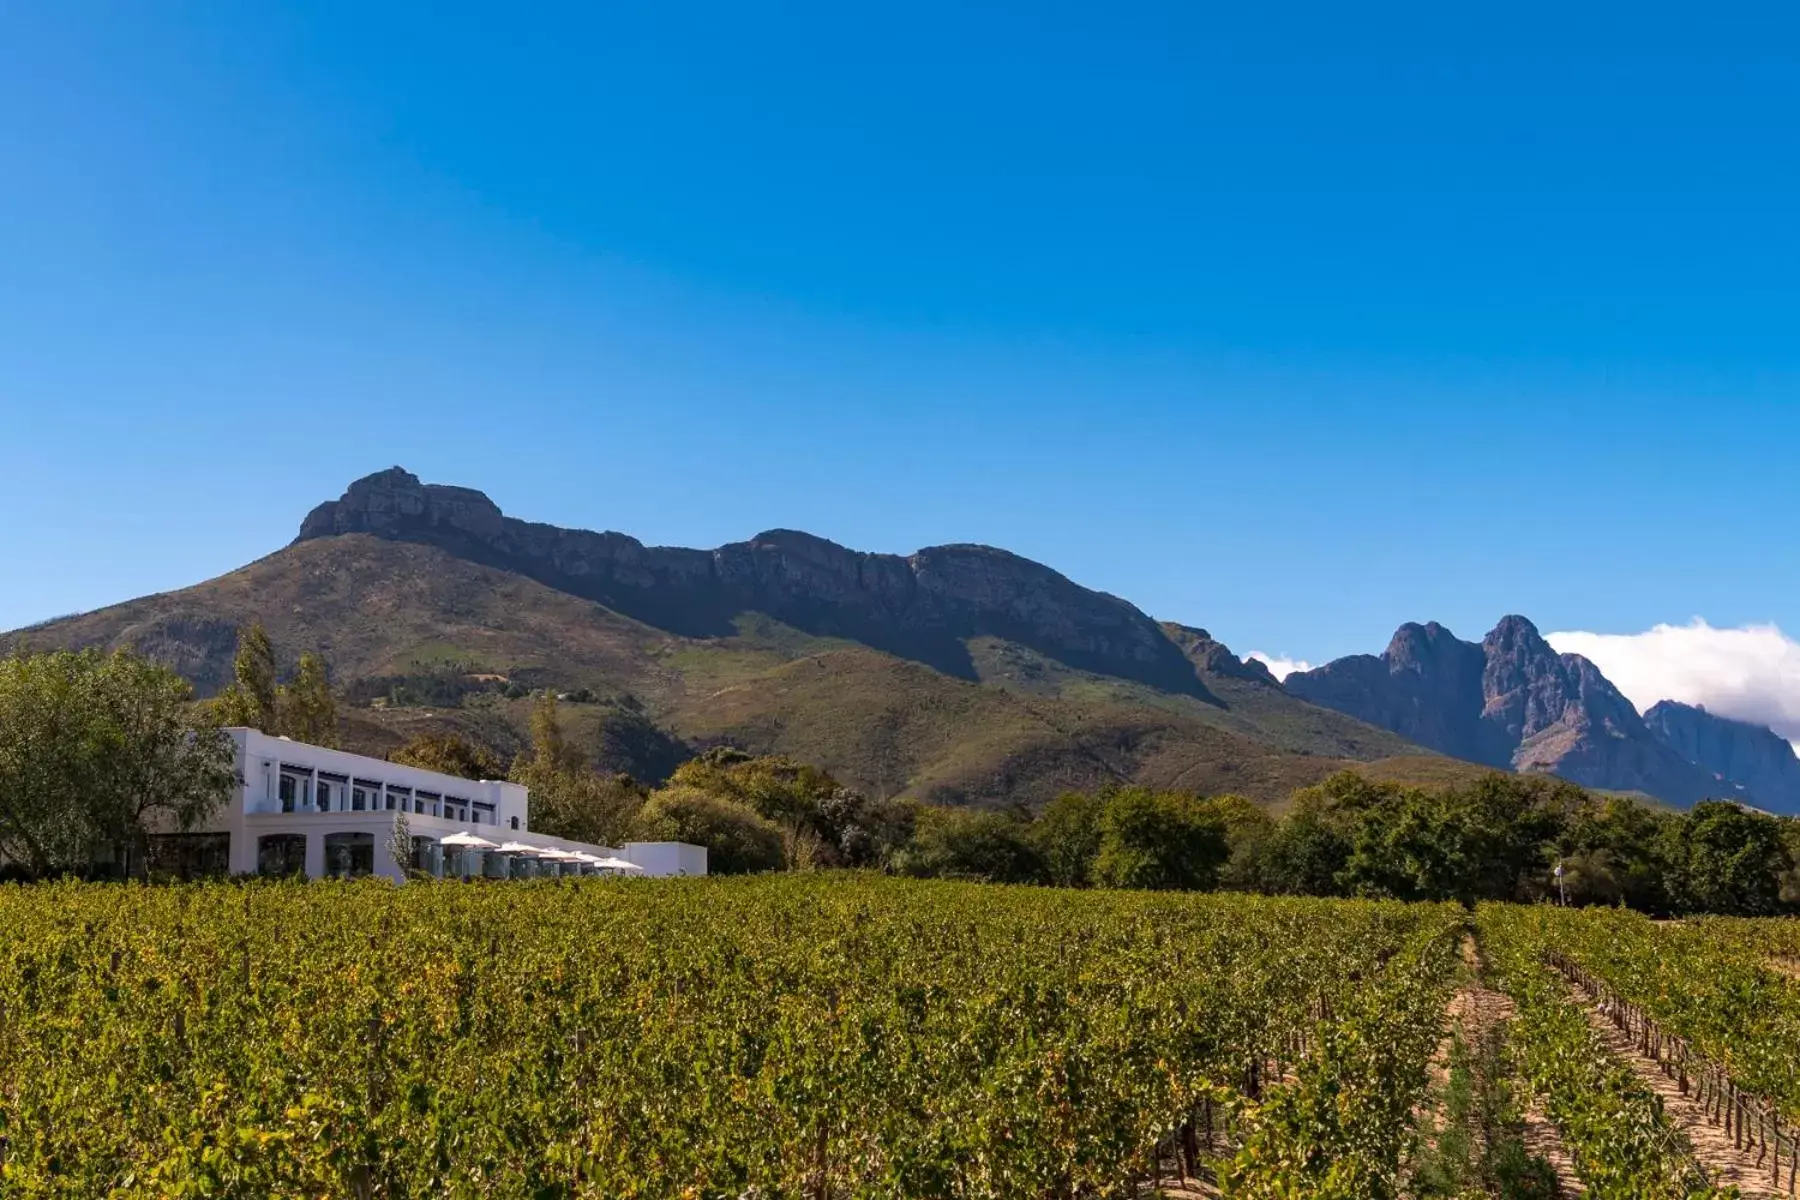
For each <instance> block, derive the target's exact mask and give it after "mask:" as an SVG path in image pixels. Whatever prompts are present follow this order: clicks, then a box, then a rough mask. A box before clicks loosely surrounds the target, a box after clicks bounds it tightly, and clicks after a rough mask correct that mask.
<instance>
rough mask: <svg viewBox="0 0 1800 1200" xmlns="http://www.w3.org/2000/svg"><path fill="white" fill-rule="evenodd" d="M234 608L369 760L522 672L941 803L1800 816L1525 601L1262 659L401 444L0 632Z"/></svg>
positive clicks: (54, 638) (194, 637) (33, 633)
mask: <svg viewBox="0 0 1800 1200" xmlns="http://www.w3.org/2000/svg"><path fill="white" fill-rule="evenodd" d="M253 620H255V621H261V622H262V623H263V624H264V626H265V627H266V628H267V629H268V631H269V633H270V635H271V638H272V640H273V641H274V644H275V646H276V649H277V651H278V654H280V655H281V656H283V658H284V660H285V661H288V662H291V661H292V660H293V659H295V658H297V657H298V655H299V654H300V653H301V652H303V651H306V650H319V651H321V652H323V653H324V654H325V656H326V657H327V659H328V661H329V662H330V664H331V667H332V671H333V678H334V681H335V682H336V684H337V685H338V686H339V688H340V690H342V691H343V692H344V694H345V695H346V697H348V698H349V699H351V700H352V701H353V702H354V707H353V708H351V709H350V710H349V711H348V712H347V713H346V720H345V722H344V725H345V735H346V739H347V741H348V742H349V743H350V744H351V745H352V746H353V747H354V748H358V749H363V750H367V751H371V752H382V751H384V750H386V749H389V748H391V747H393V746H394V745H397V744H399V742H400V741H402V740H403V739H405V738H406V737H409V736H411V735H412V734H415V733H418V732H422V731H425V730H432V731H440V732H441V731H446V730H455V731H458V732H462V733H464V734H465V735H467V736H470V737H473V738H475V739H477V740H479V741H482V742H485V743H487V744H488V745H490V746H491V747H493V748H494V749H495V750H497V751H499V752H501V753H502V754H505V753H510V752H512V751H514V750H516V749H518V748H519V746H520V745H521V744H522V738H523V730H524V728H525V727H526V723H527V713H528V709H529V703H530V702H529V701H528V700H527V699H524V698H522V696H521V693H522V692H523V690H524V689H526V688H536V687H545V686H548V687H553V688H556V689H557V690H559V691H564V692H566V693H569V694H571V695H573V696H575V697H577V698H578V700H577V702H576V703H572V704H570V705H569V706H568V708H567V710H566V711H567V713H568V716H569V718H570V720H571V722H572V725H573V733H574V736H575V738H576V740H577V742H578V744H581V745H583V746H584V747H585V748H587V749H588V750H589V752H590V754H591V756H592V757H593V758H594V759H595V760H596V761H597V762H598V763H599V764H600V765H602V766H608V767H612V768H616V769H622V770H630V771H632V772H633V773H636V774H640V775H645V776H649V777H652V778H654V777H657V776H659V775H661V774H664V773H666V771H667V770H668V769H670V768H671V767H672V765H673V764H674V763H676V762H678V761H679V760H680V758H681V757H682V756H683V755H684V754H687V753H691V752H692V751H694V750H697V749H699V748H702V747H704V746H707V745H712V744H719V743H730V744H734V745H738V746H740V747H742V748H744V749H747V750H751V751H754V752H759V753H766V752H774V753H786V754H792V755H794V756H795V757H799V758H803V759H806V760H808V761H811V762H815V763H818V764H819V765H821V766H824V767H826V768H827V769H829V770H831V771H833V772H834V773H835V774H837V775H838V776H839V777H840V778H843V779H844V780H845V781H846V782H849V783H851V784H852V785H854V786H857V787H859V788H862V789H865V790H868V791H872V792H875V793H879V794H883V795H892V794H906V795H914V796H918V797H920V798H924V799H929V800H934V801H939V802H951V803H977V804H1003V803H1026V804H1031V803H1036V802H1040V801H1042V800H1044V799H1046V798H1048V797H1049V796H1052V795H1054V794H1056V793H1057V792H1058V791H1061V790H1065V789H1068V788H1076V787H1092V786H1097V785H1100V784H1104V783H1107V782H1113V781H1120V780H1132V781H1139V782H1144V783H1148V784H1151V785H1154V786H1163V787H1185V788H1191V789H1194V790H1198V791H1203V792H1218V791H1236V792H1240V793H1243V794H1245V795H1249V796H1252V797H1255V798H1259V799H1264V800H1270V801H1278V800H1280V799H1282V798H1284V797H1285V796H1286V795H1287V794H1288V793H1289V792H1291V790H1292V789H1293V788H1295V787H1299V786H1304V785H1306V784H1309V783H1313V782H1317V781H1318V780H1319V779H1322V778H1324V777H1325V776H1326V775H1328V774H1330V773H1332V772H1333V771H1336V770H1339V769H1342V768H1343V767H1345V766H1356V767H1358V769H1360V770H1362V771H1364V772H1365V773H1367V774H1369V775H1371V776H1373V777H1376V778H1389V779H1396V780H1404V781H1414V782H1422V783H1431V782H1442V781H1447V780H1453V779H1458V778H1466V777H1468V776H1470V775H1472V774H1476V773H1479V772H1480V771H1481V770H1484V769H1490V768H1502V769H1509V770H1521V771H1544V772H1553V773H1555V774H1558V775H1561V776H1563V777H1565V778H1568V779H1571V780H1573V781H1574V782H1577V783H1581V784H1584V785H1587V786H1591V787H1596V788H1604V789H1613V790H1621V791H1635V792H1642V793H1646V794H1648V795H1651V796H1655V797H1658V798H1661V799H1663V800H1666V801H1669V802H1671V803H1677V804H1686V803H1690V802H1692V801H1694V800H1697V799H1699V798H1701V797H1703V796H1709V795H1712V796H1716V795H1728V796H1731V797H1734V798H1738V799H1743V800H1746V801H1748V802H1751V803H1755V804H1757V805H1759V806H1761V807H1766V808H1771V809H1774V810H1778V811H1800V760H1796V759H1795V757H1794V754H1793V751H1792V749H1791V747H1788V745H1787V743H1786V742H1784V741H1782V740H1781V739H1780V738H1779V737H1777V736H1776V735H1775V734H1773V733H1771V732H1770V731H1768V730H1766V729H1761V728H1760V727H1756V726H1748V725H1744V724H1742V723H1741V722H1733V721H1725V720H1723V719H1721V718H1718V717H1715V716H1713V715H1711V714H1708V713H1706V712H1705V711H1704V710H1701V709H1697V708H1691V707H1688V706H1685V705H1675V704H1667V703H1665V704H1661V705H1658V706H1656V707H1655V708H1653V709H1651V710H1650V711H1649V712H1648V713H1646V714H1644V715H1643V716H1640V715H1639V714H1638V713H1637V711H1636V710H1635V709H1634V708H1633V707H1632V705H1631V704H1630V703H1629V702H1627V701H1626V700H1625V699H1624V697H1623V696H1622V695H1620V694H1619V692H1618V691H1617V689H1616V688H1614V687H1613V686H1612V685H1611V684H1610V683H1608V682H1607V681H1606V679H1605V678H1604V677H1603V676H1602V675H1601V674H1600V672H1599V671H1598V670H1597V669H1595V668H1594V666H1593V665H1592V664H1591V663H1589V662H1588V661H1587V660H1585V659H1582V658H1579V657H1578V656H1573V655H1558V654H1557V653H1556V652H1555V651H1554V650H1552V649H1551V648H1550V647H1549V646H1548V645H1547V644H1546V643H1545V642H1544V641H1543V639H1542V638H1541V637H1540V636H1539V635H1538V633H1537V631H1536V629H1534V628H1533V627H1532V626H1531V624H1530V622H1528V621H1526V620H1524V619H1523V618H1520V617H1508V618H1506V619H1505V620H1503V621H1502V622H1501V623H1500V624H1499V625H1498V626H1496V627H1495V629H1494V631H1493V632H1492V633H1490V634H1489V635H1488V636H1487V638H1485V639H1484V640H1483V641H1482V642H1481V643H1479V644H1475V643H1468V642H1462V641H1460V640H1458V639H1456V638H1455V637H1453V636H1452V635H1451V634H1450V633H1449V631H1448V630H1445V629H1444V628H1443V627H1442V626H1439V625H1436V624H1429V625H1423V626H1421V625H1405V626H1402V627H1401V629H1400V631H1399V632H1398V633H1396V634H1395V636H1394V640H1393V642H1392V643H1391V644H1390V645H1389V647H1388V649H1387V651H1386V652H1385V653H1383V654H1382V655H1381V656H1379V657H1376V656H1368V655H1359V656H1353V657H1351V658H1346V659H1340V660H1338V661H1336V662H1333V663H1330V664H1328V665H1326V666H1324V667H1321V668H1319V669H1317V670H1314V671H1308V672H1305V673H1303V674H1298V675H1290V676H1288V678H1287V679H1286V680H1285V681H1278V680H1277V679H1276V678H1275V677H1274V676H1273V675H1272V674H1270V672H1269V671H1268V669H1267V668H1266V667H1264V666H1263V665H1262V664H1261V663H1260V662H1256V661H1251V660H1245V659H1242V658H1240V657H1238V656H1237V655H1236V654H1234V653H1233V652H1232V651H1231V650H1230V649H1229V648H1228V647H1226V646H1224V645H1223V644H1221V643H1220V642H1219V641H1217V640H1216V639H1214V638H1213V637H1212V636H1211V635H1210V634H1209V633H1208V632H1207V631H1206V630H1204V629H1201V628H1197V627H1194V626H1189V625H1182V624H1177V623H1173V622H1166V621H1165V622H1159V621H1157V620H1155V619H1153V618H1151V617H1150V616H1149V615H1147V614H1145V613H1144V612H1142V611H1141V610H1139V609H1138V608H1136V607H1135V606H1133V605H1132V604H1130V603H1129V602H1127V601H1125V600H1122V599H1120V598H1118V597H1115V596H1110V595H1107V594H1105V593H1102V592H1097V591H1093V590H1090V589H1088V588H1084V587H1081V586H1079V585H1078V584H1075V583H1074V582H1072V581H1070V580H1069V579H1067V578H1065V577H1064V576H1062V575H1060V574H1058V573H1057V572H1056V571H1054V570H1052V569H1050V568H1049V567H1046V566H1043V565H1041V564H1039V563H1035V562H1032V561H1030V560H1028V559H1024V558H1021V557H1019V556H1018V555H1015V554H1011V553H1008V552H1007V551H1004V550H999V549H995V548H992V547H988V546H979V545H949V546H935V547H928V548H926V549H923V550H919V551H917V552H915V553H913V554H911V555H905V556H901V555H891V554H870V553H864V552H860V551H856V550H851V549H847V548H845V547H843V546H839V545H837V544H835V543H833V542H830V541H827V540H825V539H823V538H819V537H815V536H813V535H811V534H807V533H802V532H797V531H793V530H772V531H769V532H766V533H761V534H758V535H757V536H755V537H753V538H750V539H749V540H747V541H743V542H735V543H731V544H729V545H725V546H720V547H718V548H716V549H712V550H696V549H683V548H673V547H652V546H646V545H644V544H643V543H642V542H640V541H638V540H637V539H635V538H632V537H629V536H627V535H625V534H622V533H610V532H608V533H597V532H591V531H587V530H578V529H565V528H560V527H557V526H552V525H544V524H536V523H531V522H526V521H522V520H518V519H516V518H513V517H509V516H507V515H506V514H504V513H503V512H502V511H501V510H500V508H499V507H498V506H497V505H495V504H494V503H493V502H492V501H491V500H490V499H489V498H488V497H487V496H486V495H484V494H483V493H481V492H479V491H475V490H472V489H469V488H462V487H449V486H443V485H436V484H425V483H422V482H421V481H420V480H419V479H418V478H417V477H416V476H414V475H412V474H410V473H409V472H407V471H404V470H402V469H400V468H398V467H395V468H392V469H390V470H387V471H382V472H379V473H377V474H374V475H370V476H368V477H365V478H363V479H359V480H357V481H355V482H354V483H352V484H351V485H350V486H349V488H348V489H347V490H346V491H345V492H344V494H343V495H342V496H341V497H340V498H338V499H336V500H331V501H327V502H325V503H323V504H320V505H319V506H317V507H316V508H314V509H313V510H312V511H311V512H310V513H309V514H307V516H306V517H305V519H304V520H303V521H302V522H301V525H300V530H299V535H298V537H297V538H296V539H295V540H294V541H293V542H292V543H291V544H290V545H288V546H287V547H285V548H283V549H281V550H279V551H277V552H275V553H274V554H271V555H269V556H267V557H265V558H262V559H259V560H257V561H256V562H253V563H251V564H249V565H247V566H245V567H242V568H240V569H238V570H236V571H233V572H230V573H229V574H226V575H223V576H220V577H219V578H217V579H213V580H209V581H206V582H203V583H200V584H196V585H195V586H193V587H189V588H185V589H182V590H180V591H175V592H169V593H163V594H159V595H153V596H146V597H142V598H140V599H137V600H132V601H128V602H126V603H123V604H119V605H114V606H112V607H110V608H105V609H100V610H97V611H95V612H91V613H86V614H82V615H79V616H74V617H68V618H63V619H60V620H56V621H52V622H47V623H44V624H41V625H38V626H34V627H31V628H30V629H27V630H21V631H16V632H14V633H12V634H7V635H0V648H5V647H18V646H22V645H26V646H31V647H34V648H54V647H82V646H105V647H115V646H123V647H129V648H132V649H135V650H137V651H139V652H141V653H145V654H148V655H151V656H153V657H155V658H157V659H159V660H161V661H163V662H166V663H168V664H169V665H170V666H172V667H173V668H175V669H176V670H178V671H180V672H181V673H182V674H184V675H185V676H187V677H188V678H189V679H191V680H192V681H193V682H194V683H195V685H196V688H197V689H198V690H199V691H200V692H201V694H208V693H210V692H212V691H214V690H216V689H217V688H218V687H219V686H221V685H222V684H223V683H224V682H225V681H226V680H227V679H228V678H229V676H230V671H231V657H232V653H233V648H234V646H235V643H236V638H237V633H238V630H239V629H240V628H241V627H242V626H244V625H245V624H246V623H248V622H250V621H253Z"/></svg>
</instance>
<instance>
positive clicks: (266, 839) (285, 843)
mask: <svg viewBox="0 0 1800 1200" xmlns="http://www.w3.org/2000/svg"><path fill="white" fill-rule="evenodd" d="M256 871H257V874H259V875H304V874H305V873H306V835H304V834H299V833H269V834H264V835H263V836H262V837H259V838H257V839H256Z"/></svg>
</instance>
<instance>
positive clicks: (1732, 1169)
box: [1582, 1005, 1788, 1197]
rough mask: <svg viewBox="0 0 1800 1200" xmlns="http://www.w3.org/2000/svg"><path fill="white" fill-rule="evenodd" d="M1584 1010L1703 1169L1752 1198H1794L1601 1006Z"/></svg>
mask: <svg viewBox="0 0 1800 1200" xmlns="http://www.w3.org/2000/svg"><path fill="white" fill-rule="evenodd" d="M1582 1007H1583V1009H1584V1011H1586V1013H1587V1018H1588V1024H1589V1025H1591V1026H1592V1027H1593V1029H1594V1032H1595V1034H1597V1035H1598V1036H1599V1037H1600V1039H1601V1041H1602V1043H1603V1044H1604V1045H1605V1046H1606V1048H1607V1050H1608V1051H1610V1052H1611V1053H1612V1054H1613V1056H1614V1057H1616V1058H1618V1059H1619V1061H1620V1062H1623V1063H1624V1064H1626V1065H1627V1066H1629V1067H1630V1068H1631V1070H1632V1073H1633V1074H1635V1075H1636V1076H1637V1077H1638V1079H1639V1080H1641V1081H1642V1082H1643V1084H1644V1086H1645V1087H1647V1088H1649V1089H1650V1090H1651V1091H1652V1092H1654V1093H1656V1095H1657V1096H1659V1097H1661V1099H1662V1103H1663V1111H1664V1112H1666V1113H1667V1114H1668V1117H1669V1123H1670V1124H1671V1125H1673V1126H1674V1127H1675V1128H1676V1129H1678V1130H1679V1131H1680V1132H1681V1133H1682V1134H1683V1135H1684V1136H1685V1137H1686V1138H1687V1139H1688V1141H1689V1142H1690V1143H1691V1144H1692V1145H1693V1147H1694V1157H1695V1158H1697V1159H1698V1160H1699V1161H1700V1165H1701V1166H1703V1167H1705V1168H1706V1169H1707V1170H1708V1171H1711V1172H1712V1173H1713V1174H1714V1176H1715V1177H1716V1178H1717V1179H1718V1181H1719V1182H1720V1183H1722V1184H1736V1185H1737V1187H1738V1189H1739V1190H1740V1191H1742V1192H1743V1193H1744V1195H1745V1196H1746V1197H1757V1196H1771V1197H1772V1196H1786V1195H1787V1194H1788V1192H1787V1189H1786V1188H1785V1187H1778V1186H1777V1185H1775V1184H1772V1183H1771V1182H1770V1178H1769V1175H1770V1163H1769V1161H1768V1160H1767V1159H1764V1161H1763V1163H1762V1165H1761V1166H1758V1165H1757V1162H1756V1151H1755V1150H1744V1149H1740V1148H1738V1147H1737V1146H1734V1145H1733V1144H1732V1141H1731V1135H1730V1134H1728V1133H1726V1132H1725V1129H1724V1127H1723V1126H1722V1125H1715V1124H1713V1123H1712V1120H1711V1119H1710V1118H1709V1117H1708V1116H1707V1115H1706V1110H1705V1109H1704V1108H1702V1107H1701V1106H1700V1104H1699V1103H1698V1102H1697V1101H1695V1100H1694V1099H1693V1098H1692V1097H1689V1096H1684V1095H1682V1094H1681V1088H1680V1086H1679V1085H1678V1084H1677V1083H1676V1081H1675V1080H1673V1079H1671V1078H1669V1077H1668V1076H1667V1075H1664V1074H1663V1073H1662V1068H1661V1067H1659V1066H1658V1065H1657V1064H1656V1062H1655V1060H1653V1059H1651V1058H1650V1057H1649V1056H1648V1055H1645V1054H1643V1053H1641V1052H1640V1051H1639V1050H1638V1048H1637V1043H1636V1042H1634V1041H1633V1040H1632V1038H1631V1036H1630V1035H1629V1034H1627V1033H1625V1032H1624V1031H1623V1030H1621V1029H1619V1028H1618V1027H1616V1026H1615V1025H1614V1024H1613V1023H1612V1022H1611V1021H1609V1020H1607V1019H1606V1018H1605V1017H1604V1016H1602V1015H1601V1014H1600V1012H1599V1010H1598V1009H1597V1008H1596V1007H1595V1006H1592V1005H1583V1006H1582ZM1782 1174H1783V1176H1785V1175H1786V1174H1787V1167H1786V1166H1785V1165H1783V1167H1782Z"/></svg>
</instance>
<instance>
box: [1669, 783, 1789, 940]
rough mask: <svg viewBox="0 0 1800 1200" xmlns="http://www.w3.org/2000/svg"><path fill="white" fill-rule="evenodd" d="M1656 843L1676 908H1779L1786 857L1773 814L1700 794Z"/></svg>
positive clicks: (1734, 912)
mask: <svg viewBox="0 0 1800 1200" xmlns="http://www.w3.org/2000/svg"><path fill="white" fill-rule="evenodd" d="M1661 849H1662V858H1663V862H1664V863H1665V864H1666V867H1667V874H1666V880H1667V883H1668V887H1669V892H1670V896H1671V899H1672V900H1673V901H1674V904H1675V908H1676V910H1677V911H1679V912H1685V913H1718V914H1721V915H1725V916H1767V915H1770V914H1773V913H1777V912H1780V911H1781V875H1782V872H1783V871H1785V870H1786V869H1787V867H1788V857H1787V851H1786V848H1785V847H1784V846H1783V845H1782V829H1781V822H1780V821H1779V820H1778V819H1776V818H1775V817H1771V816H1767V815H1765V814H1762V813H1754V812H1751V811H1749V810H1748V809H1746V808H1743V807H1742V806H1740V805H1737V804H1734V803H1732V802H1731V801H1729V800H1703V801H1701V802H1700V803H1699V804H1696V805H1695V806H1694V807H1693V808H1692V809H1691V810H1689V811H1688V812H1686V813H1683V814H1681V815H1680V816H1678V817H1676V818H1675V819H1673V820H1671V821H1669V822H1668V823H1667V824H1666V825H1664V826H1663V829H1662V838H1661Z"/></svg>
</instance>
